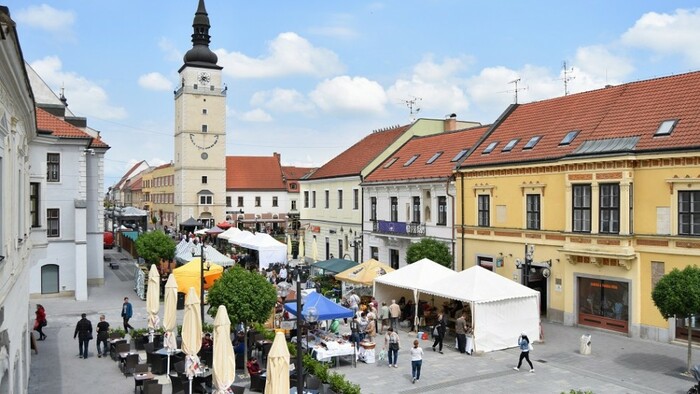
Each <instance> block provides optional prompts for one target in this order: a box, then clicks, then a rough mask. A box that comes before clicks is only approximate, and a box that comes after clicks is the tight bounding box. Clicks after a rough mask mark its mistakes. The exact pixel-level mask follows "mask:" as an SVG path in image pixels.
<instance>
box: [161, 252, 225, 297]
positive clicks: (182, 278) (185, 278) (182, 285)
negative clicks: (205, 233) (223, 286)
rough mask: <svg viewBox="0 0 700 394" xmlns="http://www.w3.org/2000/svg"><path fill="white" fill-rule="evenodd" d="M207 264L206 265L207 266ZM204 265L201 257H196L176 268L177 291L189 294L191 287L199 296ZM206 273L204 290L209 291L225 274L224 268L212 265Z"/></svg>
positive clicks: (174, 272) (174, 271) (174, 273)
mask: <svg viewBox="0 0 700 394" xmlns="http://www.w3.org/2000/svg"><path fill="white" fill-rule="evenodd" d="M206 264H207V263H205V265H206ZM201 266H202V264H201V260H200V258H199V257H195V258H194V259H192V260H191V261H190V262H189V263H187V264H185V265H183V266H182V267H178V268H175V269H174V270H173V275H175V280H176V281H177V291H178V292H180V293H187V291H188V290H189V288H190V287H194V289H195V291H196V292H197V294H199V292H200V285H199V284H200V275H201V274H202V271H201V269H202V267H201ZM204 268H205V271H204V289H208V288H209V287H210V286H211V285H212V284H213V283H214V281H215V280H217V279H219V277H220V276H221V273H222V272H224V267H222V266H220V265H217V264H213V263H211V264H210V265H209V270H208V271H207V270H206V267H204Z"/></svg>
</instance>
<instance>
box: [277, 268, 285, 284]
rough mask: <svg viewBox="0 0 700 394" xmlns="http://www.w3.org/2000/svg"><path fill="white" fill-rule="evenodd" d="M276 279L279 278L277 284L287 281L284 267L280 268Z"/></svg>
mask: <svg viewBox="0 0 700 394" xmlns="http://www.w3.org/2000/svg"><path fill="white" fill-rule="evenodd" d="M277 277H278V278H279V279H278V281H279V282H286V281H287V268H286V267H282V268H280V273H279V275H277Z"/></svg>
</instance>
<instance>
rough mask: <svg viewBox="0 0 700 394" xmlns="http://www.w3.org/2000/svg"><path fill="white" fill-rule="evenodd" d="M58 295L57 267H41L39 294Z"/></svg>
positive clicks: (49, 265) (50, 265) (51, 265)
mask: <svg viewBox="0 0 700 394" xmlns="http://www.w3.org/2000/svg"><path fill="white" fill-rule="evenodd" d="M52 293H58V265H56V264H47V265H45V266H43V267H41V294H52Z"/></svg>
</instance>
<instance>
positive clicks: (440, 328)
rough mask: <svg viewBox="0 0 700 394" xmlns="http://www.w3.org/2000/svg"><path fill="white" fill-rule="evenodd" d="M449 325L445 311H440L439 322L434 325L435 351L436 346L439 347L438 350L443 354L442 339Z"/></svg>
mask: <svg viewBox="0 0 700 394" xmlns="http://www.w3.org/2000/svg"><path fill="white" fill-rule="evenodd" d="M446 327H447V319H446V318H445V313H444V312H440V313H439V314H438V316H437V322H436V323H435V326H433V336H434V337H435V342H433V351H435V347H436V346H439V347H438V351H439V352H440V354H442V341H443V339H445V329H446Z"/></svg>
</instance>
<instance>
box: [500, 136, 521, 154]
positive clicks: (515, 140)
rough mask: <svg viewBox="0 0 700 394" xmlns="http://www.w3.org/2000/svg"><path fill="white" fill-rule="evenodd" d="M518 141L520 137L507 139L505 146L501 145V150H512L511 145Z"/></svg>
mask: <svg viewBox="0 0 700 394" xmlns="http://www.w3.org/2000/svg"><path fill="white" fill-rule="evenodd" d="M518 141H520V138H515V139H512V140H510V141H508V143H507V144H506V146H504V147H503V149H502V150H501V152H510V151H511V150H513V147H515V144H517V143H518Z"/></svg>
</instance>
